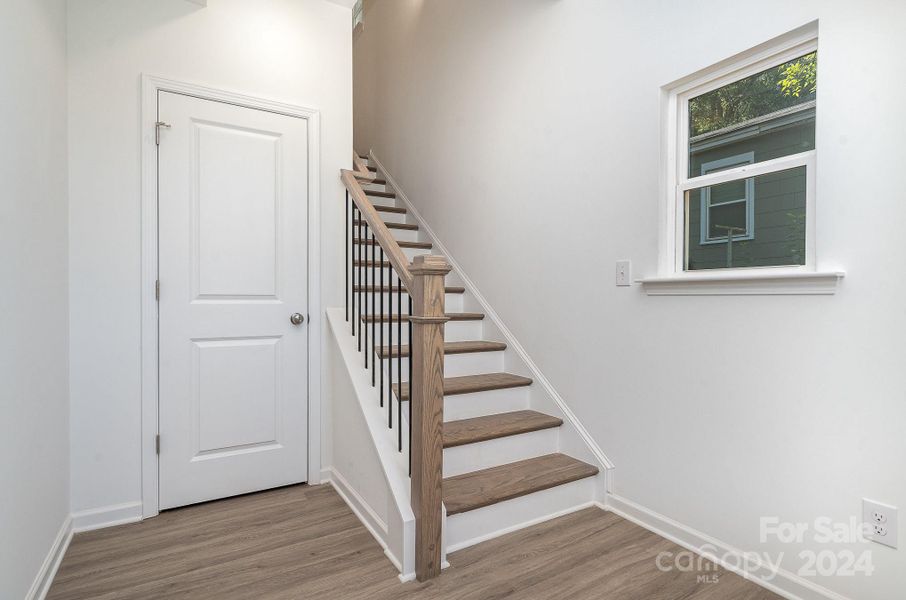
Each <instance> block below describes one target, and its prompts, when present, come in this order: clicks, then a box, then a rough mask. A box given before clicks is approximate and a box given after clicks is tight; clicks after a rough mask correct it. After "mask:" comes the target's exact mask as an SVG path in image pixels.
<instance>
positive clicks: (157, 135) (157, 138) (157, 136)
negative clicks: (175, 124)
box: [154, 121, 171, 146]
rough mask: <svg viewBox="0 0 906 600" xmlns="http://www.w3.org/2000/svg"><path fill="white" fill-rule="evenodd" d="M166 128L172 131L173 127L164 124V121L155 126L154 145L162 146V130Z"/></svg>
mask: <svg viewBox="0 0 906 600" xmlns="http://www.w3.org/2000/svg"><path fill="white" fill-rule="evenodd" d="M161 127H165V128H167V129H170V127H171V125H170V124H169V123H164V122H163V121H158V122H157V123H155V124H154V143H155V144H157V145H158V146H160V128H161Z"/></svg>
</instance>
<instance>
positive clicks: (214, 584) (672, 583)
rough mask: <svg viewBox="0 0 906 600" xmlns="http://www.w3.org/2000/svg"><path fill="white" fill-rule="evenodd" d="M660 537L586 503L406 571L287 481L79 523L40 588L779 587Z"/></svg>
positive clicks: (602, 598)
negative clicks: (677, 556)
mask: <svg viewBox="0 0 906 600" xmlns="http://www.w3.org/2000/svg"><path fill="white" fill-rule="evenodd" d="M664 550H668V551H670V550H672V551H674V552H679V551H680V550H681V549H680V548H679V547H678V546H676V545H674V544H672V543H671V542H669V541H667V540H665V539H663V538H660V537H658V536H656V535H654V534H652V533H650V532H648V531H646V530H645V529H642V528H641V527H638V526H637V525H634V524H632V523H630V522H629V521H626V520H624V519H621V518H620V517H618V516H616V515H614V514H613V513H609V512H605V511H602V510H599V509H597V508H590V509H586V510H582V511H580V512H577V513H573V514H571V515H567V516H565V517H561V518H559V519H555V520H552V521H548V522H546V523H542V524H540V525H536V526H534V527H531V528H528V529H524V530H522V531H518V532H516V533H513V534H510V535H507V536H504V537H501V538H497V539H495V540H491V541H489V542H485V543H483V544H479V545H478V546H473V547H471V548H467V549H465V550H461V551H459V552H456V553H454V554H451V555H450V556H449V557H448V558H449V561H450V564H451V567H450V568H449V569H446V570H445V571H444V572H443V574H442V575H441V576H440V577H439V578H437V579H434V580H432V581H430V582H428V583H424V584H421V583H406V584H403V583H400V582H399V580H398V579H397V572H396V570H395V569H394V568H393V566H392V565H391V564H390V562H389V561H388V560H387V558H386V557H385V556H384V553H383V551H382V550H381V548H380V546H379V545H378V543H377V542H376V541H375V540H374V538H372V537H371V535H370V534H369V533H368V531H367V530H366V529H365V528H364V527H363V526H362V524H361V523H360V522H359V521H358V519H356V517H355V515H353V513H352V511H350V510H349V508H348V507H347V506H346V504H345V503H344V502H343V500H342V499H341V498H340V497H339V496H338V495H337V493H336V492H335V491H334V490H333V489H332V488H331V487H330V486H327V485H324V486H318V487H309V486H295V487H288V488H282V489H279V490H272V491H269V492H263V493H260V494H253V495H248V496H242V497H238V498H232V499H228V500H221V501H218V502H211V503H208V504H201V505H197V506H191V507H187V508H182V509H179V510H174V511H169V512H165V513H162V514H161V515H160V516H158V517H156V518H154V519H149V520H147V521H144V522H141V523H135V524H132V525H123V526H120V527H113V528H110V529H103V530H99V531H92V532H87V533H81V534H77V535H76V536H75V538H74V539H73V541H72V544H71V545H70V547H69V550H68V551H67V553H66V556H65V558H64V560H63V563H62V565H61V567H60V570H59V572H58V574H57V577H56V580H55V581H54V584H53V586H52V588H51V590H50V594H49V595H48V600H88V599H91V600H94V599H103V600H112V599H117V600H135V599H143V600H144V599H155V600H157V599H168V600H169V599H192V600H215V599H216V600H234V599H237V600H238V599H243V600H244V599H255V600H283V599H286V600H295V599H301V598H319V599H321V598H323V599H332V598H338V599H343V600H345V599H362V600H365V599H368V600H385V599H386V600H391V599H393V600H406V599H425V600H429V599H430V600H434V599H442V598H443V599H456V600H473V599H474V600H493V599H496V598H532V599H534V598H537V599H544V600H551V599H558V598H564V599H565V598H570V599H589V600H592V599H593V600H606V599H617V600H632V599H638V600H679V599H683V600H718V599H733V600H766V599H769V598H770V599H775V598H778V596H776V595H774V594H772V593H770V592H767V591H766V590H764V589H762V588H760V587H758V586H756V585H755V584H753V583H751V582H748V581H745V580H743V579H742V578H740V577H738V576H736V575H733V574H731V573H727V572H725V571H722V570H721V571H717V573H718V574H719V580H718V582H717V583H701V582H697V581H696V578H697V574H696V573H680V572H677V571H673V572H662V571H659V570H658V568H657V566H656V563H655V559H656V557H657V555H658V553H659V552H661V551H664Z"/></svg>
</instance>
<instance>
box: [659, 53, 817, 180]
mask: <svg viewBox="0 0 906 600" xmlns="http://www.w3.org/2000/svg"><path fill="white" fill-rule="evenodd" d="M817 51H818V39H817V37H810V38H809V39H807V40H804V41H801V40H800V41H798V42H796V43H793V44H791V45H790V46H788V47H786V48H784V49H782V50H779V51H778V50H776V49H775V50H774V51H767V52H765V53H764V55H763V56H761V57H752V58H751V59H749V60H748V61H746V62H745V64H744V65H743V66H739V63H738V62H735V63H733V64H730V65H728V66H726V67H724V68H722V69H718V70H717V71H714V72H712V73H711V75H710V76H708V77H707V79H705V80H703V79H701V78H699V79H697V80H693V81H690V82H689V83H686V84H685V85H683V86H679V87H677V88H675V90H674V94H675V98H676V103H675V106H674V108H675V110H676V113H675V114H676V121H675V129H674V135H675V136H676V137H675V142H676V146H675V150H674V152H675V155H674V158H675V168H676V173H675V178H676V181H677V182H685V181H688V180H689V179H701V178H702V177H705V176H701V175H700V176H696V177H691V178H690V177H689V175H688V173H689V100H691V99H692V98H696V97H698V96H700V95H702V94H706V93H708V92H710V91H713V90H716V89H718V88H721V87H724V86H725V85H728V84H730V83H734V82H736V81H739V80H740V79H745V78H746V77H749V76H750V75H755V74H757V73H761V72H762V71H764V70H765V69H770V68H772V67H776V66H777V65H781V64H783V63H785V62H789V61H791V60H794V59H796V58H799V57H800V56H804V55H806V54H810V53H812V52H817Z"/></svg>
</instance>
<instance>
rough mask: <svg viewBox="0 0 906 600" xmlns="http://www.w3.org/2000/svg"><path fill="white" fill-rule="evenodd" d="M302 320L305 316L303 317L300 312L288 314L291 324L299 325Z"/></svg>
mask: <svg viewBox="0 0 906 600" xmlns="http://www.w3.org/2000/svg"><path fill="white" fill-rule="evenodd" d="M304 320H305V317H303V316H302V314H301V313H293V314H291V315H290V316H289V322H290V323H292V324H293V325H301V324H302V321H304Z"/></svg>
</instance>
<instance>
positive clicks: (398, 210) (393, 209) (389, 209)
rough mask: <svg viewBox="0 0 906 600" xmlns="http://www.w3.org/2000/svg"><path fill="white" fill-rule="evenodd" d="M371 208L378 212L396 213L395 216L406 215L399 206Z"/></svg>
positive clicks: (380, 205) (381, 205) (379, 205)
mask: <svg viewBox="0 0 906 600" xmlns="http://www.w3.org/2000/svg"><path fill="white" fill-rule="evenodd" d="M372 206H373V208H374V210H376V211H378V212H389V213H397V214H401V215H404V214H406V209H405V208H402V207H400V206H384V205H383V204H374V205H372Z"/></svg>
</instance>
